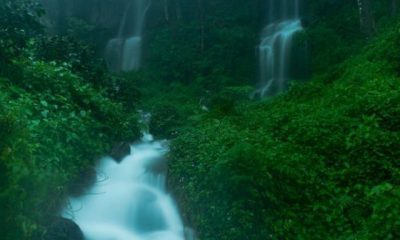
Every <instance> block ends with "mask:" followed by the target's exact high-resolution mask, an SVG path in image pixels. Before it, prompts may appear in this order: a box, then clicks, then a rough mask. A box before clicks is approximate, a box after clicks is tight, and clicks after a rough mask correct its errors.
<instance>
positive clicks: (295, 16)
mask: <svg viewBox="0 0 400 240" xmlns="http://www.w3.org/2000/svg"><path fill="white" fill-rule="evenodd" d="M299 1H300V0H269V2H268V8H269V9H268V12H269V13H268V19H269V20H268V24H267V25H266V26H265V28H264V29H263V31H262V33H261V41H260V45H259V46H258V51H259V65H260V84H259V88H258V90H257V91H256V92H255V93H254V95H259V96H260V97H265V96H272V95H275V94H277V93H280V92H282V91H283V90H285V88H286V87H287V82H288V80H289V79H288V74H289V73H290V58H291V50H292V40H293V37H294V35H295V34H296V33H298V32H299V31H302V30H303V27H302V25H301V20H300V2H299Z"/></svg>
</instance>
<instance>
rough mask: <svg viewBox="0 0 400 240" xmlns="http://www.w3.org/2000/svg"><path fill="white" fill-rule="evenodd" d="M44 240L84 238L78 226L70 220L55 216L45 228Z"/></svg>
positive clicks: (78, 239)
mask: <svg viewBox="0 0 400 240" xmlns="http://www.w3.org/2000/svg"><path fill="white" fill-rule="evenodd" d="M43 239H44V240H84V239H85V238H84V236H83V232H82V230H81V229H80V227H79V226H78V225H77V224H76V223H75V222H73V221H72V220H69V219H66V218H62V217H55V218H54V219H53V221H52V222H51V223H50V224H49V226H48V228H47V233H46V235H45V236H44V238H43Z"/></svg>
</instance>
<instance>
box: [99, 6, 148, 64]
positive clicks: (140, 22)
mask: <svg viewBox="0 0 400 240" xmlns="http://www.w3.org/2000/svg"><path fill="white" fill-rule="evenodd" d="M150 4H151V0H130V2H129V3H128V4H127V6H126V8H125V12H124V13H123V15H122V18H121V23H120V26H119V30H118V34H117V36H116V37H115V38H113V39H110V40H109V41H108V43H107V46H106V49H105V59H106V62H107V65H108V68H109V69H110V70H111V71H113V72H120V71H125V72H126V71H132V70H137V69H139V67H140V60H141V50H142V33H143V26H144V22H145V18H146V13H147V10H148V9H149V7H150Z"/></svg>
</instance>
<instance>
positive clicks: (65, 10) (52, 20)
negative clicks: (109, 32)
mask: <svg viewBox="0 0 400 240" xmlns="http://www.w3.org/2000/svg"><path fill="white" fill-rule="evenodd" d="M38 1H39V2H40V3H41V4H42V5H43V7H44V9H45V10H46V12H47V14H46V16H45V17H44V18H43V19H42V21H43V23H44V24H45V25H46V26H47V27H48V28H49V29H50V31H51V32H52V33H60V32H61V33H62V32H64V31H65V30H66V27H67V24H68V19H70V18H79V19H82V20H85V21H86V22H88V23H89V24H91V25H93V26H95V28H99V29H118V25H119V23H120V21H121V17H122V16H121V15H122V13H123V10H124V9H125V7H126V5H127V3H128V0H85V1H82V0H38Z"/></svg>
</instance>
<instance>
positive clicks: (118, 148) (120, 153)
mask: <svg viewBox="0 0 400 240" xmlns="http://www.w3.org/2000/svg"><path fill="white" fill-rule="evenodd" d="M130 153H131V146H130V145H129V144H128V143H126V142H121V143H118V144H116V145H115V146H114V147H113V148H112V150H111V152H110V157H112V158H114V159H115V161H116V162H118V163H120V162H121V161H122V159H124V157H126V156H128V155H129V154H130Z"/></svg>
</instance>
